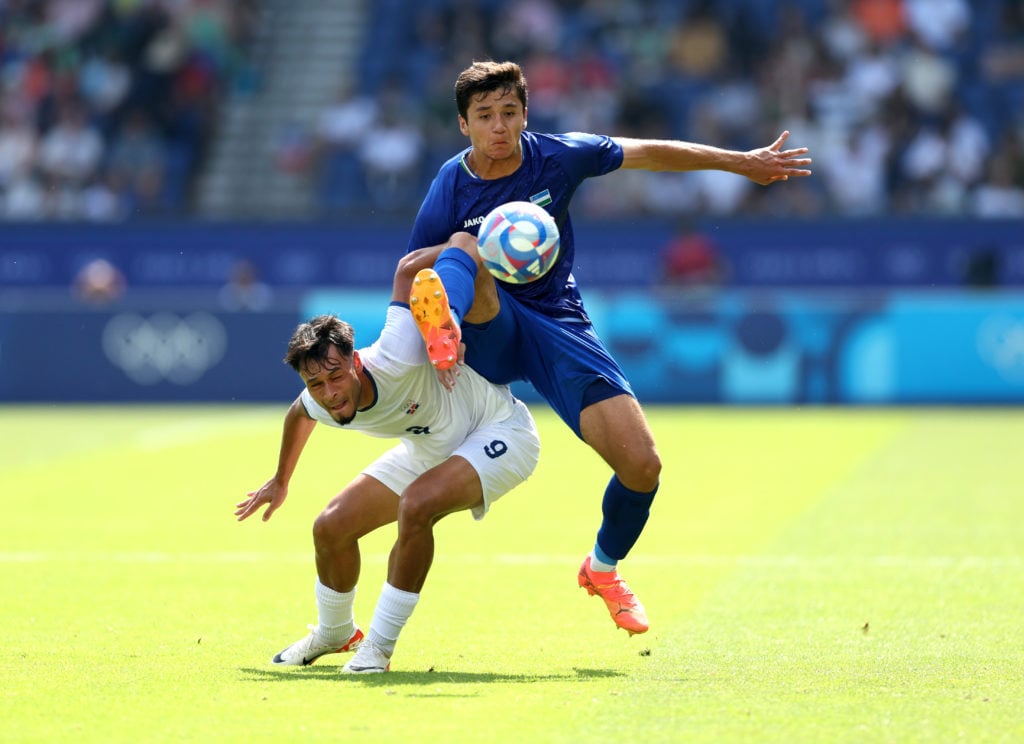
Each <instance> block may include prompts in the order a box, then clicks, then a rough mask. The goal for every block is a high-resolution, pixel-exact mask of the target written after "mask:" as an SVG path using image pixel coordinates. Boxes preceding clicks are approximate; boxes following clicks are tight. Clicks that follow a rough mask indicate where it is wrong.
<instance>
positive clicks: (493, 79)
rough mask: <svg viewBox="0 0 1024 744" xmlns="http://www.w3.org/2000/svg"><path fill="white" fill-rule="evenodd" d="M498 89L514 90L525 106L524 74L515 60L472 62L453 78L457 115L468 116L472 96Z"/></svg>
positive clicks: (479, 95)
mask: <svg viewBox="0 0 1024 744" xmlns="http://www.w3.org/2000/svg"><path fill="white" fill-rule="evenodd" d="M496 90H500V91H501V92H502V94H505V93H509V92H511V91H515V94H516V96H518V97H519V101H520V103H522V104H523V108H524V109H525V108H526V99H527V96H528V94H527V91H526V76H525V75H523V71H522V69H521V68H520V67H519V65H517V64H516V63H515V62H492V61H490V60H487V61H484V62H474V63H473V64H471V65H470V66H469V67H467V68H466V69H465V70H463V71H462V72H460V73H459V77H458V78H457V79H456V80H455V106H456V108H458V109H459V116H461V117H462V118H463V119H466V118H468V116H467V114H468V113H469V104H470V102H471V101H472V100H473V99H474V98H479V97H481V96H485V95H487V94H488V93H493V92H494V91H496Z"/></svg>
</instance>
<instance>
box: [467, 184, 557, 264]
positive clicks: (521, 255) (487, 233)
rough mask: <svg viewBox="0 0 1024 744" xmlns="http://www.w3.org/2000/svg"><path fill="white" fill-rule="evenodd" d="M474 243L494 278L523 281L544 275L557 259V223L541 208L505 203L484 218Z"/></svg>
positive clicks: (517, 203) (528, 203) (523, 202)
mask: <svg viewBox="0 0 1024 744" xmlns="http://www.w3.org/2000/svg"><path fill="white" fill-rule="evenodd" d="M477 245H478V248H479V251H480V258H482V259H483V263H484V266H486V267H487V270H488V271H489V272H491V274H493V275H494V277H495V278H496V279H500V280H501V281H503V282H509V283H510V284H526V283H527V282H532V281H535V280H537V279H540V278H541V277H542V276H544V275H545V274H546V273H547V272H548V270H549V269H550V268H551V267H552V266H553V265H554V263H555V260H556V259H557V258H558V248H559V245H560V242H559V236H558V225H556V224H555V218H554V217H552V216H551V215H550V214H548V212H547V210H546V209H544V208H543V207H538V206H537V205H536V204H534V203H532V202H525V201H515V202H508V203H507V204H502V205H501V206H500V207H497V208H496V209H494V210H492V211H491V213H490V214H488V215H487V216H486V217H484V221H483V222H482V223H481V224H480V231H479V232H478V233H477Z"/></svg>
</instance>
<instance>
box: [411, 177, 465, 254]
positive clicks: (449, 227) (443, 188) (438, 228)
mask: <svg viewBox="0 0 1024 744" xmlns="http://www.w3.org/2000/svg"><path fill="white" fill-rule="evenodd" d="M454 191H455V188H454V175H453V173H452V166H451V164H450V163H448V164H445V166H443V167H442V168H441V170H440V171H439V172H438V174H437V176H435V177H434V181H433V183H431V184H430V189H429V190H428V191H427V195H426V196H425V197H424V199H423V203H422V204H420V211H419V212H418V213H417V214H416V221H415V222H414V223H413V226H412V234H411V235H410V236H409V245H408V247H407V248H406V253H409V252H412V251H416V250H419V249H420V248H427V247H428V246H432V245H438V244H439V243H447V242H448V239H449V238H451V236H452V234H453V233H454V232H455V227H454V225H453V222H452V221H453V219H454V218H453V216H452V215H453V213H454V208H453V206H452V198H453V194H454Z"/></svg>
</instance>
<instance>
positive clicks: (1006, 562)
mask: <svg viewBox="0 0 1024 744" xmlns="http://www.w3.org/2000/svg"><path fill="white" fill-rule="evenodd" d="M312 560H313V558H312V555H311V554H310V553H309V552H305V551H304V552H287V553H273V552H259V551H241V552H223V551H221V552H209V553H202V552H188V553H176V552H165V551H3V552H0V563H6V564H39V563H69V564H80V563H100V564H102V563H108V564H138V563H148V564H165V563H166V564H170V563H179V564H180V563H194V564H206V565H210V564H256V563H267V562H274V563H281V562H282V561H284V562H288V563H310V562H312ZM386 560H387V556H386V555H384V554H367V555H364V556H363V562H364V563H385V562H386ZM578 560H579V556H578V555H552V554H544V553H489V554H465V553H461V554H456V555H447V556H437V558H436V559H435V562H438V563H446V564H456V565H479V564H492V565H494V564H497V565H513V566H526V565H534V566H549V565H550V566H561V565H566V564H575V563H576V562H578ZM628 563H629V564H630V565H633V566H636V565H641V566H658V567H667V566H680V567H687V566H690V567H695V568H754V569H760V568H771V569H776V568H777V569H783V568H822V569H825V568H838V567H842V566H850V565H856V566H859V567H867V568H893V569H898V568H928V569H955V568H974V569H997V568H1006V569H1017V570H1020V569H1022V568H1024V556H1013V555H1009V556H985V555H960V556H958V555H922V556H912V555H859V556H858V555H842V556H828V555H813V556H805V555H716V554H705V555H638V556H633V557H630V558H629V559H628Z"/></svg>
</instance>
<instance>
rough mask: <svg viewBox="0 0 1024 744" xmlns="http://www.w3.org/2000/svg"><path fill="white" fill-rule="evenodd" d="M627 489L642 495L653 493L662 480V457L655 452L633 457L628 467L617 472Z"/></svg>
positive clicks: (651, 451) (650, 451)
mask: <svg viewBox="0 0 1024 744" xmlns="http://www.w3.org/2000/svg"><path fill="white" fill-rule="evenodd" d="M616 475H618V476H619V480H620V481H622V484H623V485H624V486H626V488H630V489H632V490H634V491H639V492H640V493H648V492H650V491H653V490H654V489H655V488H656V487H657V485H658V481H659V479H660V478H661V457H660V456H659V455H658V453H657V452H656V451H654V450H648V451H646V452H644V453H641V454H640V455H638V456H636V457H633V458H632V459H631V460H630V462H629V464H628V465H627V467H625V468H621V469H620V470H619V471H616Z"/></svg>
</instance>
